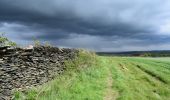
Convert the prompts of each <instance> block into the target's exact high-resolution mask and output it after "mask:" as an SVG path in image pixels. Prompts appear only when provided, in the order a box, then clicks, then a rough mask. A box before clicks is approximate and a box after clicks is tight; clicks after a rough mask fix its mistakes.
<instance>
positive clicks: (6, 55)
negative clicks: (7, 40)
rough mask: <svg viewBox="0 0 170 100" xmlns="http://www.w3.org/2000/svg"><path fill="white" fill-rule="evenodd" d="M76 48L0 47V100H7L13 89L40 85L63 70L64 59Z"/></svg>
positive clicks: (69, 57) (74, 53)
mask: <svg viewBox="0 0 170 100" xmlns="http://www.w3.org/2000/svg"><path fill="white" fill-rule="evenodd" d="M77 54H78V50H75V49H60V48H57V47H45V46H39V47H33V48H25V49H23V48H11V47H0V100H1V99H2V100H8V99H9V98H10V96H11V91H12V90H13V89H15V88H26V87H30V86H37V85H41V84H43V83H45V82H47V81H49V80H52V79H53V78H54V77H56V76H57V75H59V74H61V73H63V71H64V70H65V69H66V66H65V65H64V62H65V61H66V60H72V59H74V58H75V56H77Z"/></svg>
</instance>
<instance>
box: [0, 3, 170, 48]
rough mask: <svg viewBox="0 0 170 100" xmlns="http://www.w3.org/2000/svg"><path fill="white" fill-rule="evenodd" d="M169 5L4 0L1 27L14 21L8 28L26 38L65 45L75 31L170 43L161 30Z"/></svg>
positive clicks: (109, 39)
mask: <svg viewBox="0 0 170 100" xmlns="http://www.w3.org/2000/svg"><path fill="white" fill-rule="evenodd" d="M169 6H170V2H169V1H168V0H164V1H163V0H154V1H151V0H114V1H113V0H74V1H70V0H50V1H47V0H0V23H1V24H0V27H7V26H4V24H3V23H8V24H10V23H11V24H14V25H13V26H12V27H7V28H8V30H11V31H12V30H13V31H15V32H18V34H22V35H20V38H22V39H27V40H30V39H32V37H33V36H34V37H36V38H40V39H43V40H50V41H56V39H57V40H58V41H57V42H60V43H61V44H63V45H68V44H69V43H67V44H65V43H64V42H63V41H65V40H64V39H67V40H69V39H70V38H71V39H70V41H71V40H72V38H73V37H72V34H73V35H75V34H76V36H75V37H77V38H78V39H79V38H80V37H79V35H80V36H86V37H88V38H90V36H92V37H97V38H94V39H99V38H100V39H99V40H101V41H104V40H108V41H110V43H111V42H112V41H113V40H115V41H119V39H120V40H121V39H127V40H129V41H130V40H139V42H140V43H139V42H135V43H137V44H140V45H147V44H148V45H151V44H153V43H165V42H166V43H169V40H168V39H169V36H167V37H166V39H165V38H164V36H163V35H162V33H161V32H159V27H160V25H164V22H165V21H167V20H168V21H169V22H170V19H169V17H170V14H169V13H168V12H169V11H170V8H169ZM15 24H16V25H21V26H17V27H15ZM22 25H23V26H24V27H22ZM7 28H2V30H7ZM165 35H167V33H166V34H165ZM101 37H102V38H103V39H101ZM115 37H116V38H115ZM167 38H168V39H167ZM94 39H92V40H94ZM61 40H63V41H61ZM81 40H82V39H80V41H81ZM87 41H88V39H87ZM87 41H83V42H87ZM94 41H95V40H94ZM97 41H98V40H97ZM97 41H96V42H97ZM107 43H108V42H107ZM135 43H132V42H130V43H129V44H128V45H130V44H131V45H134V44H135ZM125 44H126V43H125ZM125 44H124V45H125ZM69 45H71V44H69ZM69 45H68V46H69ZM80 45H82V43H81V44H80ZM80 45H79V44H77V47H79V46H80ZM95 45H96V44H95ZM122 45H123V43H122ZM88 46H90V44H88V45H87V46H86V47H87V48H88ZM91 46H92V44H91ZM93 47H94V45H93ZM96 48H101V47H96ZM102 48H104V47H102Z"/></svg>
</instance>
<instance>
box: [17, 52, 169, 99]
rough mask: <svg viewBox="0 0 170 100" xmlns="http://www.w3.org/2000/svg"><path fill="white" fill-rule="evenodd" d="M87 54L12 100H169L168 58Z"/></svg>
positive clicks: (83, 54) (19, 93) (18, 93)
mask: <svg viewBox="0 0 170 100" xmlns="http://www.w3.org/2000/svg"><path fill="white" fill-rule="evenodd" d="M89 55H91V54H87V52H85V53H82V54H81V56H80V57H79V58H78V59H76V60H75V61H74V62H73V63H68V64H67V66H68V67H69V68H68V69H69V71H66V72H65V73H64V74H63V75H62V76H60V77H58V78H56V79H55V80H53V81H51V82H49V83H46V84H44V85H42V86H39V87H35V88H32V89H30V90H27V91H26V92H24V93H21V92H15V100H25V99H26V100H170V61H168V59H169V58H160V59H159V58H156V59H154V58H133V57H103V56H95V55H91V56H89Z"/></svg>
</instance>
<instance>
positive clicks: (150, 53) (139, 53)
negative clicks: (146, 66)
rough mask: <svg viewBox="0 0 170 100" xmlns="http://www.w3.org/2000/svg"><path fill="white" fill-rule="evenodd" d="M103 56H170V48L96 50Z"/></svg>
mask: <svg viewBox="0 0 170 100" xmlns="http://www.w3.org/2000/svg"><path fill="white" fill-rule="evenodd" d="M96 54H98V55H101V56H136V57H170V50H164V51H130V52H96Z"/></svg>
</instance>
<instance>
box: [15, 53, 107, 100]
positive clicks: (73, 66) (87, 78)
mask: <svg viewBox="0 0 170 100" xmlns="http://www.w3.org/2000/svg"><path fill="white" fill-rule="evenodd" d="M65 64H66V66H67V71H66V72H65V73H64V74H63V75H61V76H60V77H58V78H56V79H55V80H53V81H50V82H48V83H46V84H44V85H42V86H39V87H34V88H32V89H29V90H27V91H26V92H24V93H22V92H15V96H14V97H15V100H24V99H26V100H102V98H103V91H104V89H105V79H106V77H107V69H106V68H105V67H100V66H101V65H100V64H101V63H100V61H99V59H98V58H96V55H95V54H94V53H91V52H88V51H84V50H80V52H79V56H78V57H77V58H75V60H74V61H67V62H66V63H65ZM99 67H100V68H99Z"/></svg>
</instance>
